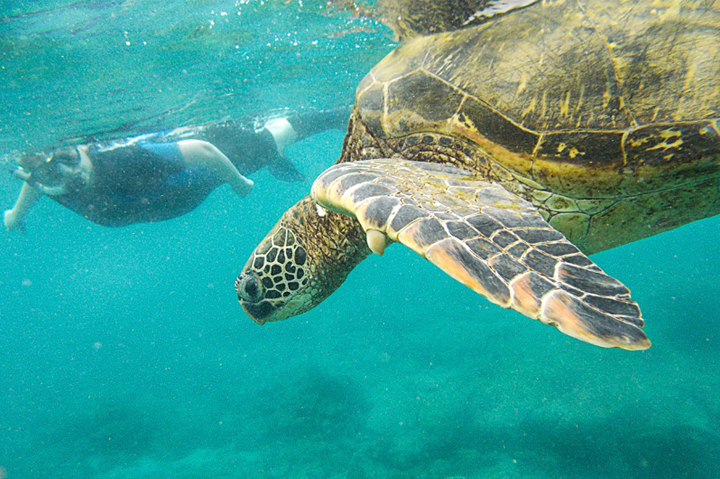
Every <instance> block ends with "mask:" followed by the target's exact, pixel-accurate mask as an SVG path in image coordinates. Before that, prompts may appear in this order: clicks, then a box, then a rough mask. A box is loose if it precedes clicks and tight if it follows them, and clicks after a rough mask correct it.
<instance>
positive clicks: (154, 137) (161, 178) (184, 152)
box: [4, 108, 349, 230]
mask: <svg viewBox="0 0 720 479" xmlns="http://www.w3.org/2000/svg"><path fill="white" fill-rule="evenodd" d="M348 116H349V109H348V108H340V109H336V110H330V111H324V112H310V113H304V114H297V115H292V116H288V117H281V118H273V119H271V120H268V121H266V122H265V124H264V125H263V127H261V128H255V127H254V126H253V125H251V124H249V123H247V122H246V123H241V122H231V121H226V122H222V123H214V124H209V125H202V126H198V127H195V128H182V129H176V130H171V131H167V132H157V133H150V134H146V135H141V136H137V137H133V138H128V139H124V140H122V141H113V142H109V143H105V144H101V143H92V144H86V145H78V146H75V147H71V148H60V149H56V150H54V151H52V152H51V153H50V154H49V155H26V156H24V157H23V158H21V159H20V160H19V164H20V166H19V167H18V168H17V169H16V170H15V171H14V175H15V176H16V177H18V178H20V179H22V180H24V182H25V183H24V184H23V187H22V190H21V192H20V196H19V197H18V199H17V201H16V203H15V206H14V207H13V208H12V209H10V210H7V211H6V212H5V215H4V222H5V227H6V228H7V229H8V230H13V229H20V228H22V227H23V219H24V217H25V215H26V214H27V212H28V211H29V210H30V208H31V207H32V205H33V204H34V203H35V202H36V201H37V200H38V199H39V198H40V197H42V196H43V195H45V196H48V197H50V198H52V199H53V200H55V201H56V202H58V203H60V204H62V205H63V206H65V207H67V208H69V209H71V210H73V211H75V212H76V213H78V214H80V215H81V216H83V217H84V218H86V219H88V220H90V221H92V222H94V223H97V224H100V225H103V226H115V227H116V226H124V225H129V224H134V223H146V222H155V221H162V220H166V219H170V218H175V217H177V216H181V215H183V214H185V213H188V212H189V211H192V210H193V209H195V208H196V207H197V206H198V205H199V204H200V203H202V202H203V201H204V200H205V198H206V197H207V196H208V195H209V194H210V193H211V192H212V191H213V190H214V189H215V188H217V187H218V186H220V185H222V184H225V183H227V184H229V185H230V186H231V187H232V189H233V191H234V192H235V193H236V194H237V195H238V196H245V195H247V194H248V193H249V191H250V189H251V188H252V184H253V183H252V181H251V180H249V179H247V178H245V176H244V175H249V174H252V173H254V172H255V171H257V170H259V169H261V168H263V167H268V168H269V169H270V172H271V173H272V174H273V175H274V176H276V177H278V178H280V179H282V180H285V181H293V180H300V179H302V175H301V174H300V172H299V171H297V170H296V169H295V168H294V167H293V166H292V164H291V163H290V162H289V161H288V160H287V159H286V158H285V157H284V155H283V150H284V148H285V147H286V146H287V145H289V144H291V143H292V142H294V141H297V140H299V139H303V138H306V137H308V136H312V135H314V134H316V133H319V132H321V131H324V130H327V129H340V130H344V129H345V128H346V125H347V119H348Z"/></svg>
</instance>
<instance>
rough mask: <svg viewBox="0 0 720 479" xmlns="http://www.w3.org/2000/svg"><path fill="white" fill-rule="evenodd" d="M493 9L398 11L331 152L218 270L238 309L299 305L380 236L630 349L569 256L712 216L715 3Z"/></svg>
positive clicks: (278, 313) (497, 294)
mask: <svg viewBox="0 0 720 479" xmlns="http://www.w3.org/2000/svg"><path fill="white" fill-rule="evenodd" d="M430 3H432V4H434V5H442V4H439V3H438V2H430ZM491 3H493V2H491ZM494 3H495V7H497V6H498V5H497V4H498V2H494ZM503 3H504V5H505V6H506V7H507V8H506V11H504V12H498V11H497V10H498V9H497V8H496V9H495V11H493V12H491V13H492V14H491V15H483V11H480V12H478V13H477V14H475V15H473V16H472V17H473V18H468V20H469V21H468V22H467V23H469V25H467V26H463V25H462V24H458V23H466V22H454V23H453V21H450V22H444V23H442V25H441V26H440V28H436V29H435V30H434V31H435V32H436V33H432V34H415V35H414V36H413V35H412V33H413V32H414V33H417V32H421V31H422V30H421V28H418V27H416V26H413V25H414V24H409V25H410V26H409V27H408V24H405V30H404V36H405V37H409V38H407V39H406V40H405V41H404V42H403V43H402V44H400V45H399V46H398V47H397V48H396V49H395V50H394V51H393V52H391V53H390V54H389V55H388V56H387V57H386V58H385V59H383V60H382V61H381V62H380V63H379V64H378V65H377V66H375V68H373V69H372V71H371V72H370V73H369V74H368V75H367V76H366V77H365V78H364V79H363V80H362V82H361V83H360V85H359V87H358V89H357V95H356V104H355V107H354V110H353V113H352V116H351V119H350V125H349V129H348V133H347V136H346V138H345V142H344V145H343V150H342V154H341V157H340V159H339V160H338V162H337V163H336V165H334V166H332V167H331V168H330V169H328V170H327V171H325V172H324V173H323V174H322V175H321V176H320V177H319V178H318V179H317V180H316V181H315V183H314V185H313V188H312V193H311V196H309V197H307V198H305V199H303V200H301V201H300V202H299V203H297V204H296V205H295V206H294V207H292V208H291V209H290V210H288V211H287V212H286V213H285V214H284V215H283V217H282V218H281V219H280V221H279V222H278V224H277V225H276V226H275V228H274V229H273V230H272V231H271V232H270V233H269V234H268V236H267V237H266V238H265V239H264V240H263V241H262V242H261V243H260V245H259V246H258V247H257V248H256V249H255V251H254V252H253V253H252V255H251V257H250V259H249V260H248V262H247V264H246V265H245V267H244V269H243V271H242V273H241V274H240V276H239V277H238V279H237V281H236V283H235V286H236V290H237V293H238V297H239V300H240V303H241V305H242V306H243V308H244V309H245V311H246V312H247V313H248V315H250V316H251V317H252V318H253V319H254V320H255V321H256V322H258V323H260V324H262V323H264V322H266V321H276V320H280V319H285V318H288V317H290V316H294V315H297V314H300V313H303V312H306V311H308V310H309V309H311V308H313V307H314V306H316V305H317V304H318V303H320V302H321V301H322V300H324V299H325V298H326V297H327V296H328V295H329V294H331V293H332V292H333V291H334V290H335V289H337V288H338V287H339V286H340V284H341V283H342V282H343V281H344V279H345V278H346V276H347V274H348V273H349V272H350V271H351V270H352V268H353V267H355V266H356V265H357V264H358V263H359V262H360V261H362V260H363V259H364V258H366V257H367V256H368V255H369V254H370V251H374V252H375V253H377V254H382V253H383V250H384V247H385V246H386V245H387V244H389V243H391V242H399V243H402V244H404V245H406V246H408V247H409V248H411V249H412V250H414V251H416V252H417V253H418V254H420V255H421V256H423V257H424V258H426V259H428V260H429V261H431V262H433V263H434V264H435V265H437V266H439V267H440V268H441V269H442V270H443V271H445V272H446V273H447V274H449V275H450V276H452V277H453V278H455V279H457V280H458V281H460V282H461V283H463V284H465V285H466V286H468V287H470V288H472V289H473V290H474V291H476V292H478V293H480V294H482V295H484V296H485V297H487V298H488V299H489V300H490V301H492V302H494V303H496V304H498V305H500V306H502V307H505V308H513V309H515V310H517V311H519V312H520V313H522V314H524V315H526V316H528V317H530V318H533V319H539V320H540V321H542V322H543V323H547V324H551V325H553V326H556V327H557V328H558V329H560V330H561V331H562V332H563V333H565V334H568V335H570V336H573V337H575V338H578V339H581V340H583V341H587V342H589V343H592V344H596V345H598V346H603V347H619V348H624V349H630V350H637V349H645V348H648V347H649V346H650V342H649V340H648V339H647V337H646V336H645V334H644V333H643V332H642V330H641V328H642V327H643V324H644V323H643V320H642V319H641V314H640V309H639V308H638V306H637V304H636V303H635V302H634V301H632V300H631V299H630V292H629V290H628V289H627V288H626V287H625V286H624V285H623V284H621V283H620V282H619V281H617V280H615V279H613V278H611V277H610V276H608V275H607V274H605V273H604V272H603V271H602V270H601V269H600V268H599V267H598V266H596V265H595V264H594V263H593V262H592V261H591V260H590V259H589V258H588V256H587V255H589V254H592V253H595V252H598V251H602V250H605V249H607V248H612V247H614V246H618V245H621V244H624V243H628V242H631V241H635V240H638V239H640V238H644V237H647V236H650V235H653V234H656V233H660V232H662V231H666V230H669V229H671V228H675V227H677V226H680V225H682V224H685V223H688V222H691V221H695V220H698V219H701V218H705V217H709V216H712V215H715V214H718V212H720V201H719V200H720V194H719V188H720V179H719V176H720V131H719V129H718V127H719V124H720V120H719V117H720V0H718V1H713V0H613V1H591V0H541V1H524V2H522V1H519V2H518V1H514V2H513V1H510V0H508V1H505V2H503ZM487 6H488V4H486V5H485V7H486V8H487ZM516 7H522V8H516ZM425 20H427V21H425V23H424V24H423V25H424V26H428V25H432V18H430V19H427V18H426V19H425ZM408 29H409V30H410V33H411V34H410V35H408V34H407V31H408ZM426 30H427V29H426ZM430 31H432V29H430ZM416 281H418V282H420V278H416ZM395 307H396V308H398V307H401V306H398V305H395Z"/></svg>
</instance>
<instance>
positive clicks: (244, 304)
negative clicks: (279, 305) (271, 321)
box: [240, 300, 265, 326]
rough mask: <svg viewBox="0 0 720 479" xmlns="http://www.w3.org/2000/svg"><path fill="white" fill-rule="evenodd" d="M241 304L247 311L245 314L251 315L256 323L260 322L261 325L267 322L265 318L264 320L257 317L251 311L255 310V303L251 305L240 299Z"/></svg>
mask: <svg viewBox="0 0 720 479" xmlns="http://www.w3.org/2000/svg"><path fill="white" fill-rule="evenodd" d="M240 306H242V309H243V311H245V314H247V315H248V316H250V319H252V320H253V321H255V322H256V323H258V324H259V325H260V326H262V325H263V324H265V320H264V319H261V318H257V317H255V316H254V315H253V313H251V311H254V309H255V308H254V307H253V305H250V304H248V303H246V302H244V301H243V300H240Z"/></svg>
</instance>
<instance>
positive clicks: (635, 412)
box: [0, 0, 720, 479]
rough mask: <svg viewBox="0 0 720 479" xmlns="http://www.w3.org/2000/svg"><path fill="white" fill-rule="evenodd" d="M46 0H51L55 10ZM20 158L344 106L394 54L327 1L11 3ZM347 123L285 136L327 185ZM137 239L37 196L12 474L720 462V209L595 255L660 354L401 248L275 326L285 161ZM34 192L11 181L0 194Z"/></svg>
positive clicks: (8, 105) (522, 474)
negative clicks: (581, 336) (566, 329)
mask: <svg viewBox="0 0 720 479" xmlns="http://www.w3.org/2000/svg"><path fill="white" fill-rule="evenodd" d="M39 3H42V7H40V6H38V4H39ZM0 7H1V9H0V95H2V96H1V101H2V109H0V155H2V158H3V161H4V163H5V164H10V163H11V162H12V160H13V158H14V157H15V156H16V155H17V154H18V152H19V151H27V150H33V149H36V148H41V147H43V146H45V145H49V144H54V143H56V142H58V141H61V140H62V139H63V138H70V137H75V136H85V135H88V134H92V133H96V132H103V131H107V130H113V129H121V130H122V131H124V132H129V133H132V132H140V131H143V130H147V129H155V128H169V127H174V126H180V125H186V124H193V123H197V122H200V121H208V120H212V119H218V118H225V117H235V116H244V115H254V114H257V113H263V112H266V111H272V110H275V109H280V108H301V109H302V108H325V107H329V106H333V105H336V104H338V103H341V102H348V101H350V100H351V98H352V95H353V92H354V87H355V85H356V84H357V82H358V81H359V79H360V78H361V77H362V75H364V73H365V72H366V71H367V70H368V69H369V68H370V67H371V66H372V65H373V64H374V63H375V62H376V61H377V60H378V59H379V58H381V57H382V56H384V55H385V54H386V53H387V52H388V51H389V50H390V49H391V48H392V46H393V43H392V42H391V40H390V36H389V35H390V34H389V32H388V31H387V30H386V29H385V28H384V27H382V26H381V25H379V24H377V23H375V22H373V21H371V20H363V19H358V18H355V17H353V16H352V15H351V14H350V13H348V12H344V11H340V10H339V9H337V8H329V7H328V6H327V5H326V3H325V2H320V1H314V2H307V1H304V2H302V3H300V2H298V1H291V2H288V3H287V4H285V3H284V2H280V1H275V2H273V1H267V2H261V1H256V0H249V1H238V2H222V1H217V0H216V1H198V0H195V1H189V2H188V1H185V2H179V1H176V2H165V3H163V4H160V2H151V1H149V0H147V1H141V0H138V1H129V0H128V1H119V0H118V1H108V2H101V1H94V2H93V1H85V2H68V1H53V2H27V3H12V4H10V3H9V2H2V3H0ZM342 138H343V134H342V132H339V131H331V132H327V133H324V134H321V135H319V136H317V137H315V138H312V139H310V140H307V141H303V142H300V143H297V144H294V145H292V146H291V147H290V148H289V149H288V150H287V153H288V156H289V157H290V158H291V159H292V160H293V162H294V163H295V164H296V165H297V166H298V167H299V168H300V169H301V170H302V171H303V172H304V173H305V174H306V175H307V176H308V177H309V178H313V177H314V176H316V175H317V174H318V173H319V172H321V171H322V170H323V169H324V168H325V167H327V166H328V165H329V164H331V163H332V162H333V161H334V160H335V159H336V158H337V156H338V154H339V151H340V148H341V144H342ZM253 179H254V180H255V182H256V187H255V189H254V191H253V192H252V194H251V195H250V196H249V197H248V198H246V199H243V200H239V199H237V198H236V197H235V196H234V195H233V194H232V192H231V191H229V190H228V189H227V188H226V187H223V188H220V189H218V190H217V191H215V192H214V193H213V194H212V195H211V196H210V197H209V198H208V200H207V201H206V202H205V203H204V204H203V205H201V207H199V208H198V209H197V210H195V211H193V212H192V213H190V214H188V215H186V216H183V217H181V218H178V219H175V220H172V221H167V222H163V223H158V224H151V225H135V226H130V227H125V228H121V229H110V228H102V227H99V226H96V225H93V224H91V223H89V222H87V221H85V220H83V219H82V218H80V217H79V216H77V215H74V214H73V213H71V212H70V211H68V210H65V209H63V208H62V207H60V206H59V205H57V204H55V203H53V202H51V201H49V200H44V201H41V202H40V203H39V204H38V205H37V206H36V208H35V209H33V211H32V212H31V213H30V215H29V216H28V218H27V232H26V234H24V235H23V234H15V233H13V234H11V233H2V234H0V252H1V253H2V259H0V298H2V301H0V466H1V467H3V468H5V470H6V471H7V478H8V479H35V478H37V479H40V478H42V479H47V478H50V477H52V478H54V479H55V478H68V479H69V478H73V479H75V478H83V479H84V478H88V479H90V478H92V479H106V478H123V479H124V478H128V479H130V478H133V479H134V478H142V479H145V478H147V479H150V478H173V479H176V478H179V479H190V478H213V479H214V478H243V479H244V478H251V479H254V478H289V479H295V478H317V479H320V478H347V479H366V478H367V479H370V478H379V479H385V478H393V479H399V478H428V479H430V478H433V479H434V478H450V477H454V478H459V477H465V478H477V479H480V478H483V479H485V478H490V479H516V478H518V479H519V478H523V479H526V478H530V479H545V478H556V479H559V478H563V479H575V478H577V479H591V478H592V479H595V478H618V479H619V478H623V479H634V478H648V479H649V478H653V479H677V478H692V479H695V478H698V479H704V478H707V479H716V478H718V477H720V465H719V464H718V462H717V461H716V460H715V458H716V457H717V455H718V454H719V453H720V427H718V426H719V425H720V424H719V421H718V412H719V410H720V408H719V405H720V390H719V389H718V386H720V365H718V356H719V354H718V353H719V352H720V336H719V335H718V333H719V332H720V325H718V319H719V316H718V306H720V283H719V279H720V277H719V275H718V272H717V271H718V268H717V265H718V264H720V258H719V256H720V255H719V254H718V247H717V241H716V239H717V236H718V235H717V233H718V227H719V226H720V221H719V220H718V219H717V218H713V219H709V220H705V221H701V222H697V223H694V224H691V225H688V226H685V227H683V228H680V229H678V230H676V231H672V232H669V233H665V234H662V235H659V236H656V237H653V238H649V239H647V240H643V241H639V242H636V243H634V244H630V245H626V246H624V247H621V248H616V249H614V250H611V251H607V252H604V253H601V254H598V255H595V256H594V257H593V259H594V260H595V261H596V262H597V263H598V264H599V265H600V266H601V267H602V268H603V269H605V271H607V272H608V273H609V274H611V275H613V276H615V277H617V278H619V279H620V280H621V281H623V282H624V283H625V284H627V285H628V286H629V287H630V288H631V289H632V292H633V298H634V299H635V300H637V301H638V302H639V303H640V305H641V307H642V309H643V314H644V317H645V318H646V321H647V326H646V332H647V333H648V335H649V336H650V338H651V339H652V341H653V348H652V349H650V350H648V351H645V352H632V353H631V352H625V351H617V350H605V349H600V348H596V347H594V346H591V345H587V344H584V343H581V342H578V341H576V340H573V339H571V338H568V337H565V336H564V335H562V334H560V333H558V332H557V331H556V330H555V329H554V328H551V327H548V326H544V325H541V324H539V323H538V322H533V321H530V320H528V319H527V318H525V317H522V316H520V315H519V314H516V313H514V312H509V311H505V310H502V309H500V308H497V307H495V306H493V305H490V304H489V303H488V302H487V301H485V300H484V299H483V298H481V297H479V296H477V295H475V294H473V293H472V292H470V291H469V290H467V289H465V288H463V287H462V286H460V285H459V284H457V283H455V282H454V281H453V280H451V279H450V278H448V277H447V276H445V275H444V274H442V273H441V272H440V271H439V270H437V269H436V268H435V267H433V266H432V265H431V264H429V263H427V262H425V261H423V260H422V259H420V258H418V257H416V255H414V254H413V253H411V252H410V251H408V250H406V249H405V248H403V247H401V246H397V245H396V246H393V247H391V248H389V249H388V251H387V253H386V255H385V256H384V257H382V258H379V257H377V256H373V257H371V258H370V259H368V260H367V261H365V262H364V263H363V264H361V265H360V266H359V267H358V268H357V270H356V271H355V272H353V274H352V275H351V276H350V278H349V279H348V281H347V283H346V284H345V285H344V286H343V287H342V288H341V289H340V290H339V291H338V292H337V293H335V294H334V295H333V296H332V297H331V298H329V299H328V300H327V301H326V302H324V303H323V304H322V305H321V306H319V307H318V308H316V309H315V310H313V311H312V312H310V313H307V314H305V315H303V316H301V317H297V318H294V319H291V320H288V321H285V322H282V323H278V324H270V325H266V326H264V327H259V326H257V325H255V324H254V323H252V322H251V321H250V320H249V319H248V318H247V317H246V316H245V315H244V314H243V312H242V310H241V309H240V307H239V305H238V304H237V300H236V297H235V293H234V290H233V281H234V279H235V277H236V275H237V274H238V272H239V271H240V269H241V267H242V265H243V264H244V262H245V260H246V258H247V257H248V255H249V254H250V252H251V251H252V249H253V248H254V247H255V245H256V244H257V243H258V242H259V240H260V239H261V238H262V237H263V236H264V235H265V233H266V232H267V231H268V230H269V229H270V228H271V227H272V225H273V224H274V223H275V221H276V220H277V218H278V217H279V215H280V214H281V213H282V212H283V211H284V210H285V209H286V208H287V207H289V206H291V205H292V204H293V203H294V202H295V201H297V200H298V199H299V198H301V197H302V196H304V195H305V194H307V192H308V190H309V186H310V184H309V183H307V182H306V183H297V184H287V183H282V182H279V181H277V180H276V179H274V178H273V177H271V176H270V175H269V174H268V173H267V172H266V171H261V172H259V173H258V174H256V175H254V176H253ZM19 187H20V184H19V182H18V181H17V180H14V179H13V178H11V177H10V175H9V174H6V175H0V198H2V205H3V209H5V208H9V207H10V206H11V205H12V203H13V201H14V199H15V197H16V195H17V193H18V191H19Z"/></svg>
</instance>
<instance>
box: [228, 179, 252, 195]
mask: <svg viewBox="0 0 720 479" xmlns="http://www.w3.org/2000/svg"><path fill="white" fill-rule="evenodd" d="M242 180H243V181H241V182H239V183H237V184H235V185H233V191H234V192H235V194H236V195H238V196H247V195H249V194H250V191H251V190H252V188H253V185H254V184H255V183H253V181H252V180H251V179H249V178H245V177H244V176H243V177H242Z"/></svg>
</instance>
